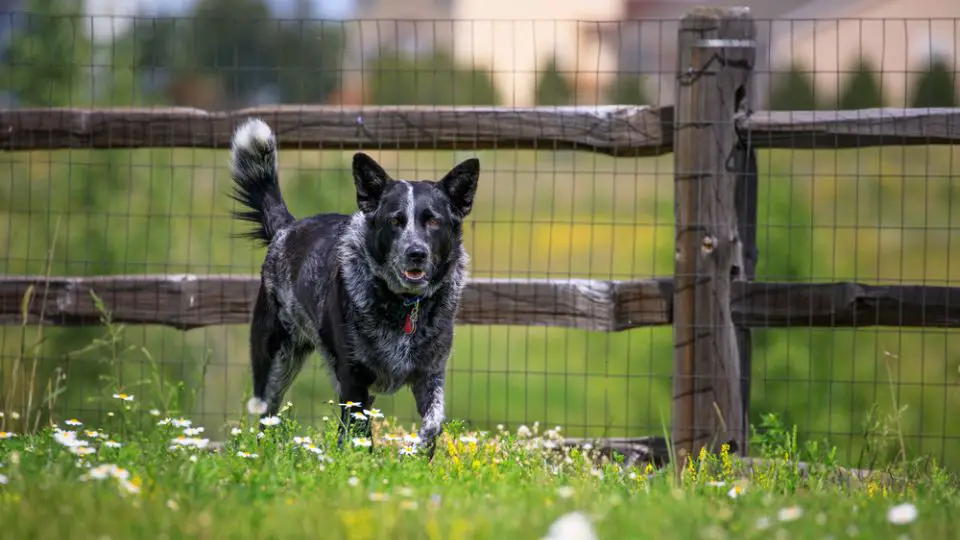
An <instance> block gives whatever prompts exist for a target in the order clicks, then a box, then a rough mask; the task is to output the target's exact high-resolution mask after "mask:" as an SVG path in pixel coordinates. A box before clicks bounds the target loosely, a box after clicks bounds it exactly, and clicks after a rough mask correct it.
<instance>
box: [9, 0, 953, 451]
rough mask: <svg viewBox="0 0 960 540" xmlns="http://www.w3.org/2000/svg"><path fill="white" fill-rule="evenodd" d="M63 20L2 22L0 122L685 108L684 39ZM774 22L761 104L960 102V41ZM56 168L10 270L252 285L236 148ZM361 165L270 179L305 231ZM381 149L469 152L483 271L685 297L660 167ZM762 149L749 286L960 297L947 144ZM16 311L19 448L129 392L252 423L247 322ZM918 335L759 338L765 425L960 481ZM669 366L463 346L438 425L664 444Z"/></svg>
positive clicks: (304, 163)
mask: <svg viewBox="0 0 960 540" xmlns="http://www.w3.org/2000/svg"><path fill="white" fill-rule="evenodd" d="M47 4H50V5H55V6H57V7H56V10H57V11H56V12H55V13H38V12H29V13H28V12H25V11H23V12H9V13H4V14H2V20H3V21H4V23H5V24H4V25H3V28H2V29H0V36H2V39H0V46H2V47H3V49H2V61H3V62H4V64H5V66H4V72H3V74H2V75H0V100H2V101H3V107H6V108H7V109H8V110H15V109H20V108H26V107H113V106H143V107H169V106H180V107H195V108H198V109H205V110H209V111H225V110H236V109H240V108H244V107H262V106H270V105H278V104H290V105H292V104H298V105H304V104H307V105H330V106H343V107H349V106H360V105H362V106H376V105H421V106H451V105H455V106H462V107H467V108H469V107H472V106H503V107H530V106H537V107H560V106H578V107H581V108H589V107H590V106H594V105H650V106H652V107H663V106H667V105H672V104H673V103H674V95H675V90H676V88H675V81H676V79H677V71H678V67H677V60H676V55H677V50H676V47H677V30H678V21H677V20H676V19H661V20H625V21H603V22H596V21H594V22H585V21H574V20H571V21H557V20H523V21H521V20H433V19H428V18H426V17H425V18H424V19H422V20H402V21H401V20H376V21H373V20H349V21H335V20H319V19H314V18H311V17H310V16H306V15H304V16H303V17H300V18H286V19H281V18H279V17H274V16H270V14H269V10H268V8H267V7H266V4H263V3H261V2H258V1H254V0H246V1H245V2H243V4H244V8H243V9H242V10H241V9H237V8H235V7H231V6H230V4H231V2H218V1H207V2H200V3H199V4H198V7H196V8H195V9H196V13H195V14H193V15H192V16H189V17H160V16H152V17H114V16H91V15H89V14H83V13H81V12H80V10H79V8H75V7H71V5H72V3H68V2H63V3H57V2H53V3H50V2H47ZM238 13H250V14H255V15H250V16H241V15H238ZM756 25H757V29H758V40H757V42H758V49H757V62H756V65H755V66H754V77H753V78H754V86H753V88H752V89H751V90H750V93H749V95H748V101H749V103H750V106H751V107H752V108H753V109H754V110H770V111H813V110H818V111H819V110H831V109H832V110H837V109H842V110H854V109H857V110H860V109H869V108H873V107H957V106H958V98H957V78H956V75H957V71H958V69H957V63H958V61H960V60H958V58H960V39H958V35H960V33H958V31H960V20H957V19H923V20H919V19H896V20H894V19H882V20H867V19H862V20H839V19H836V20H822V19H821V20H766V21H764V20H756ZM52 131H53V130H51V133H52ZM279 136H280V138H283V133H280V134H279ZM464 136H465V137H468V136H469V135H468V134H464ZM40 146H41V145H40V144H39V143H38V144H37V147H38V149H35V150H29V151H15V152H14V151H9V152H4V153H3V154H2V155H0V163H2V166H0V176H2V179H0V201H2V202H0V247H2V252H3V253H4V254H5V255H4V257H3V258H2V263H0V264H2V266H0V268H2V273H3V274H4V275H6V276H8V277H9V276H20V275H32V276H41V275H46V274H49V275H53V276H96V275H121V274H122V275H144V274H176V275H181V274H199V275H204V274H235V275H254V274H256V273H257V272H259V264H260V263H261V261H262V257H263V255H264V250H263V249H260V248H257V247H256V246H254V245H252V244H250V243H248V242H246V241H242V240H237V239H235V238H233V237H232V235H233V234H234V233H237V232H240V231H241V230H242V229H243V227H244V224H242V223H238V222H237V221H235V220H233V219H231V218H230V215H229V212H230V210H231V209H233V208H234V207H233V203H232V201H230V199H229V198H228V197H227V193H228V191H229V189H230V183H231V181H230V177H229V172H228V169H227V166H226V163H227V155H228V149H227V148H226V147H225V146H224V147H220V148H212V149H203V148H175V149H170V148H155V149H124V148H118V149H83V148H74V149H57V150H44V149H41V148H39V147H40ZM355 150H356V148H353V147H348V146H347V145H344V147H342V148H325V149H318V148H316V147H313V146H310V145H309V144H303V145H301V147H300V148H289V149H288V148H285V149H282V150H281V151H280V163H281V179H280V182H281V186H282V190H283V192H284V196H285V198H286V200H287V201H288V205H289V206H290V208H291V211H292V213H293V214H294V215H295V216H297V217H303V216H306V215H309V214H312V213H317V212H325V211H338V212H352V211H354V209H355V204H356V203H355V195H354V190H353V184H352V179H351V176H350V171H349V163H350V158H351V156H352V153H353V152H354V151H355ZM363 150H364V151H367V152H370V153H371V155H373V156H374V157H375V158H376V159H377V160H379V161H380V162H381V163H382V164H383V165H384V167H385V169H386V170H387V171H388V172H389V173H391V174H392V175H394V177H397V178H409V179H436V178H439V177H440V176H442V175H443V173H445V172H446V171H447V170H448V169H449V168H451V167H452V166H453V165H454V164H455V163H457V162H459V161H461V160H462V159H465V158H466V157H472V156H476V157H479V158H480V160H481V166H482V174H481V180H480V188H479V192H478V195H477V200H476V202H475V204H474V210H473V213H472V215H471V217H470V218H469V219H468V226H467V227H466V229H465V242H466V247H467V250H468V252H469V253H470V255H471V258H472V264H471V268H472V271H471V275H472V276H473V277H477V278H544V279H549V280H558V281H560V282H564V281H569V280H572V279H590V280H626V281H630V280H643V279H653V278H670V277H671V276H673V273H674V264H675V261H674V249H675V223H674V213H673V211H674V199H673V197H674V195H673V194H674V178H673V170H674V161H673V159H674V158H673V155H672V154H669V153H667V154H664V155H660V156H651V157H636V158H634V157H611V156H607V155H601V154H599V153H593V152H588V151H576V150H575V149H574V150H569V149H553V147H552V145H550V144H549V143H546V142H545V143H544V144H543V146H542V148H541V149H537V150H532V149H528V148H519V147H518V146H514V145H511V144H509V143H505V144H503V145H500V146H498V147H497V148H495V149H484V150H437V149H434V148H431V147H430V146H429V145H424V146H423V147H421V148H418V149H415V150H406V149H403V150H398V149H396V148H394V147H391V146H389V145H381V146H380V147H376V146H366V147H364V148H363ZM758 155H759V165H758V170H759V195H758V225H757V246H758V249H759V253H760V257H759V262H758V266H757V269H756V280H757V281H758V282H791V283H798V284H799V283H811V282H812V283H823V282H855V283H861V284H868V285H895V284H908V285H940V286H953V285H955V283H956V281H957V280H958V279H960V245H958V238H957V236H955V235H953V234H952V230H953V228H954V227H953V225H954V222H956V221H958V219H960V213H957V212H954V208H953V202H954V201H955V200H960V199H958V197H960V191H958V187H957V184H956V182H955V181H954V173H953V171H955V170H957V165H956V164H957V163H960V161H958V158H960V155H958V150H957V149H956V147H952V146H944V145H926V146H883V147H871V148H854V149H844V150H833V149H826V150H824V149H817V150H811V149H809V144H807V145H805V143H804V141H800V140H798V141H797V147H796V148H795V149H789V148H787V149H774V150H767V149H762V150H760V151H759V154H758ZM955 246H956V247H955ZM37 294H39V293H37ZM106 307H107V308H108V309H110V308H111V306H110V305H109V302H108V305H107V306H106ZM20 309H21V306H20V305H19V304H17V305H14V304H13V303H11V302H9V299H6V300H5V303H4V306H3V310H2V311H3V315H4V317H5V318H4V319H3V320H4V321H5V322H6V325H5V326H3V327H2V328H0V354H2V372H0V374H2V381H0V388H2V396H3V399H2V404H0V405H2V407H3V411H4V413H5V415H4V418H3V419H2V420H0V421H2V422H3V426H4V427H3V429H18V430H19V429H27V428H28V427H29V426H28V422H27V420H29V423H30V424H32V423H33V422H39V421H40V420H39V419H43V421H46V419H47V417H48V415H49V416H50V417H52V418H53V419H54V420H55V421H62V420H63V419H65V418H70V417H77V418H80V419H82V420H84V421H85V422H98V421H103V420H104V419H105V415H106V414H107V413H108V411H112V410H115V409H116V405H117V403H111V400H112V399H114V398H113V394H115V393H118V392H123V393H128V394H132V395H134V396H135V400H134V401H133V402H125V403H126V404H128V405H129V404H130V403H133V405H132V407H133V409H134V412H135V413H136V414H138V415H141V416H142V417H143V418H145V419H147V420H149V416H150V414H151V413H150V411H151V410H152V409H156V410H158V411H160V414H163V415H166V414H167V413H168V411H170V410H173V409H176V410H178V412H180V413H181V414H184V415H189V416H190V417H191V418H193V419H194V425H204V426H206V427H207V430H208V432H213V433H220V434H221V435H222V432H221V431H220V428H221V426H224V425H225V423H228V422H229V421H231V420H236V419H237V418H238V417H239V416H240V415H242V414H244V411H243V403H244V399H245V397H247V395H248V393H249V388H250V368H249V360H248V348H247V336H248V329H247V326H246V325H244V324H232V325H214V326H205V327H202V328H197V329H193V330H188V331H181V330H176V329H172V328H168V327H164V326H160V325H149V324H147V325H123V326H122V328H118V327H112V329H111V328H108V327H106V326H104V325H100V326H96V325H91V326H87V327H69V328H68V327H59V326H56V325H36V324H21V323H19V322H17V321H18V319H17V315H18V313H19V312H20ZM504 309H509V308H504ZM798 309H800V307H799V306H798ZM921 323H922V321H908V322H907V323H906V324H905V326H904V327H862V328H829V327H813V326H807V325H801V326H796V325H795V326H794V327H792V328H769V329H767V328H762V327H759V328H757V327H755V328H753V334H752V336H753V338H752V339H753V361H752V368H751V370H750V374H751V378H752V382H751V389H750V390H751V405H750V414H751V418H750V420H751V422H752V423H754V424H757V423H758V422H760V419H761V416H762V415H764V414H767V413H776V414H778V415H780V417H781V418H782V419H783V420H784V422H786V424H787V425H792V424H796V425H797V426H798V428H799V430H800V435H801V438H802V439H816V440H819V439H826V440H827V441H828V442H829V443H830V444H833V445H836V446H837V447H838V448H839V449H840V452H841V457H842V459H843V460H844V461H846V462H847V463H851V464H862V463H863V462H865V461H868V460H869V461H880V460H885V459H890V458H892V457H893V456H895V455H896V452H897V451H899V450H900V445H901V441H900V440H897V439H895V438H894V434H902V444H903V445H904V446H905V447H906V449H907V452H908V453H909V454H910V455H932V456H934V457H936V458H937V459H938V460H939V461H941V462H943V463H945V464H946V465H948V466H951V467H953V468H956V467H957V466H960V423H957V422H955V421H949V420H948V418H949V417H950V416H951V415H953V414H954V413H956V412H957V411H958V410H960V393H958V387H957V385H958V383H960V339H958V335H957V332H956V331H955V330H951V329H944V328H920V327H918V326H922V324H921ZM908 326H909V327H908ZM95 340H99V341H95ZM92 343H93V344H94V345H91V344H92ZM673 354H674V352H673V340H672V330H671V327H670V326H669V325H662V326H654V327H644V328H635V329H630V330H627V331H622V332H609V333H608V332H594V331H587V330H581V329H565V328H557V327H543V326H536V325H531V326H520V325H511V326H498V325H490V326H480V325H469V326H468V325H462V326H460V327H458V330H457V334H456V338H455V346H454V354H453V356H452V358H451V361H450V363H449V368H448V386H447V392H446V395H447V416H448V418H449V419H455V420H462V421H465V422H466V423H467V424H468V425H470V426H472V427H475V428H478V429H486V430H494V429H497V428H498V426H500V425H502V426H505V427H506V428H507V429H512V430H515V429H517V428H518V427H519V426H521V425H527V426H533V425H534V423H538V424H539V425H540V426H543V427H553V426H557V425H559V426H561V427H562V430H563V432H564V433H565V434H567V435H569V436H574V437H576V436H591V437H593V436H603V437H627V436H644V435H660V434H662V433H663V432H664V428H665V426H669V423H670V415H671V398H672V394H671V392H672V383H671V381H672V375H673ZM104 375H107V376H109V379H110V380H107V379H104V378H103V376H104ZM114 380H119V381H120V383H119V386H118V385H117V384H116V383H115V382H114ZM288 398H289V400H290V401H292V402H293V403H294V405H295V409H294V411H295V414H296V415H297V418H298V419H299V420H300V421H302V422H307V423H311V424H316V423H319V422H321V421H323V419H324V418H325V417H328V416H329V417H331V418H333V417H334V416H335V409H334V406H333V405H329V404H328V400H335V399H336V396H335V395H334V394H333V393H332V388H331V385H330V383H329V380H328V376H327V374H326V372H325V371H324V368H323V367H322V365H321V360H320V358H319V357H318V356H317V355H312V356H311V357H310V360H309V361H308V364H307V366H306V368H305V369H304V371H303V372H302V373H301V375H300V377H299V378H298V379H297V381H296V383H295V385H294V388H293V390H292V391H291V393H290V394H289V395H288ZM377 405H378V406H379V407H380V408H381V409H382V410H383V412H384V413H385V414H386V415H387V416H395V417H396V418H397V419H398V420H399V421H400V422H401V423H403V424H404V425H410V424H412V423H416V422H417V420H418V417H417V415H416V409H415V407H414V404H413V400H412V397H411V396H410V395H409V392H408V391H407V390H402V391H401V392H399V393H398V394H397V395H395V396H389V397H388V396H380V397H379V398H378V400H377ZM17 416H19V419H17V418H16V417H17ZM211 436H212V437H216V435H211ZM895 440H896V442H894V441H895Z"/></svg>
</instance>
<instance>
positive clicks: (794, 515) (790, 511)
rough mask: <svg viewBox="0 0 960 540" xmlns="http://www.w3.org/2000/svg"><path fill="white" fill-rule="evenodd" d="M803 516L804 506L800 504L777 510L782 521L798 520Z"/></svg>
mask: <svg viewBox="0 0 960 540" xmlns="http://www.w3.org/2000/svg"><path fill="white" fill-rule="evenodd" d="M801 517H803V508H800V507H799V506H796V505H794V506H788V507H786V508H781V509H780V511H779V512H777V519H778V520H780V521H788V522H789V521H796V520H798V519H800V518H801Z"/></svg>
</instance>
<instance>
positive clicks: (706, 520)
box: [0, 392, 960, 540]
mask: <svg viewBox="0 0 960 540" xmlns="http://www.w3.org/2000/svg"><path fill="white" fill-rule="evenodd" d="M104 398H105V399H107V400H109V401H108V402H107V403H105V406H104V409H105V410H107V411H108V416H107V418H106V421H105V422H104V423H102V424H96V425H91V424H90V423H86V422H83V421H82V420H79V419H75V418H70V419H65V420H63V421H62V422H58V423H57V424H54V425H49V426H44V427H43V429H41V430H39V431H37V432H35V433H32V434H29V435H24V434H16V433H10V432H0V523H3V531H4V537H6V538H36V539H47V538H49V539H59V538H100V539H104V538H124V537H131V536H133V537H136V538H169V539H173V538H317V537H320V538H325V539H351V540H361V539H362V540H371V539H376V538H381V539H386V538H429V539H441V538H443V539H451V540H461V539H468V538H470V539H484V538H543V539H548V540H592V539H595V538H631V539H634V538H636V539H640V538H706V539H718V540H719V539H724V538H793V537H799V538H860V537H862V538H898V539H903V538H953V537H956V530H957V529H956V527H957V525H958V523H957V521H958V519H960V517H958V516H960V513H958V512H957V510H958V501H960V499H958V498H957V487H958V483H957V479H956V477H954V476H952V475H950V474H949V473H947V472H945V471H944V470H943V469H942V468H939V467H937V466H935V465H934V466H933V467H928V468H926V469H925V470H923V471H919V470H917V469H911V468H910V466H909V465H908V464H906V463H903V464H902V465H903V467H897V468H896V471H897V473H898V476H894V477H892V479H891V477H888V476H885V475H880V476H877V477H876V478H874V477H867V478H865V479H863V480H851V477H850V476H849V475H846V474H844V473H843V471H842V470H841V469H840V468H839V467H838V466H837V465H836V463H835V460H834V456H835V454H836V449H832V450H828V449H826V448H824V449H822V450H823V452H822V453H821V454H820V455H819V456H817V457H818V461H815V462H813V466H812V468H811V469H810V470H809V473H808V474H806V475H804V474H801V473H800V472H799V471H798V469H797V467H796V460H797V459H798V458H799V457H800V456H801V455H802V454H804V453H805V451H807V452H808V451H809V450H810V447H809V446H807V447H805V448H802V447H801V446H800V445H799V444H798V442H797V439H796V434H795V432H794V431H790V430H785V429H784V428H783V425H782V424H780V423H778V421H776V419H775V418H773V419H767V423H768V426H767V427H774V428H775V429H773V430H770V431H768V432H767V434H766V435H764V436H762V437H758V438H757V439H756V440H755V444H756V446H757V448H758V449H759V453H760V454H761V455H764V456H767V457H768V458H774V459H770V460H769V461H766V462H764V463H763V464H757V465H754V467H753V468H751V469H746V468H745V467H744V466H743V464H742V463H741V462H740V460H739V459H737V458H736V457H734V456H731V455H730V454H729V453H727V452H726V449H725V448H721V450H720V452H719V454H716V455H714V454H709V453H706V452H705V451H704V452H701V453H700V455H699V456H697V457H696V458H695V459H691V460H689V461H688V465H687V466H686V467H684V468H682V469H679V470H678V469H677V468H675V467H672V466H668V467H666V468H663V469H660V470H656V469H654V468H653V467H652V466H649V465H647V466H643V465H642V464H641V465H640V466H630V467H626V466H624V465H623V463H621V462H619V460H618V459H616V457H615V458H614V459H612V460H609V459H600V458H598V457H597V455H596V453H595V452H594V451H592V450H591V448H590V447H589V445H587V446H576V447H572V448H565V449H562V450H561V449H560V448H559V443H558V441H559V440H560V439H561V438H562V437H563V435H564V433H563V430H562V427H561V426H555V427H549V428H547V427H546V426H541V425H539V424H534V425H533V426H532V427H531V426H526V425H522V426H518V427H517V428H516V429H515V430H509V429H506V428H505V427H504V426H497V427H496V428H495V429H494V430H492V431H474V430H467V429H465V427H464V425H463V424H462V423H460V422H451V423H450V424H448V425H447V429H446V431H445V433H444V435H443V438H442V439H441V440H440V443H439V445H438V450H437V453H436V455H435V456H434V459H433V460H432V461H428V460H427V459H425V457H424V456H423V455H422V454H421V453H419V452H418V445H417V442H418V441H417V438H416V436H415V434H412V433H410V432H408V431H405V430H404V429H403V427H402V426H399V425H397V424H396V423H395V422H393V421H389V420H387V419H385V418H383V415H382V413H381V412H380V411H379V410H376V409H374V410H370V411H367V410H363V411H361V410H359V409H357V410H354V412H353V414H355V415H365V416H367V417H369V418H372V419H373V422H374V427H375V429H374V433H375V435H374V440H370V439H366V438H362V437H353V438H352V439H351V438H348V439H347V442H346V444H345V445H344V446H343V447H342V448H341V447H338V446H337V444H336V437H337V435H336V431H337V424H336V422H337V421H336V420H334V418H337V417H338V416H339V410H338V409H339V408H340V407H347V408H351V409H353V406H352V404H350V403H344V404H339V403H335V402H330V403H327V404H326V411H327V413H328V416H325V417H324V418H323V420H322V421H321V423H320V425H319V427H318V428H312V427H308V426H303V425H300V424H298V423H297V422H296V420H294V417H295V416H296V415H295V413H294V410H293V409H291V407H292V404H289V403H288V405H287V407H285V408H284V409H283V410H282V411H281V412H280V414H279V416H275V417H268V418H264V419H261V420H260V421H259V422H257V420H250V419H248V418H245V417H238V418H237V419H234V420H231V421H230V422H228V423H227V425H226V427H227V429H228V430H229V435H228V437H227V438H226V439H225V441H224V442H223V444H222V445H217V446H216V447H214V446H213V444H214V443H212V442H211V440H210V439H209V438H208V434H207V431H206V430H205V429H204V426H201V425H199V424H197V423H194V422H193V421H191V420H190V419H189V418H185V417H183V416H179V415H176V414H173V415H170V416H167V414H166V412H161V411H159V410H149V411H145V412H146V415H147V416H148V417H149V418H150V420H149V421H148V422H145V423H144V422H136V421H135V420H134V419H135V418H138V415H137V413H138V412H144V411H142V408H141V406H140V403H139V401H138V398H137V396H136V395H130V394H125V393H122V392H114V393H113V394H110V395H105V396H104ZM807 457H810V456H809V455H808V456H807ZM892 470H893V469H891V471H892Z"/></svg>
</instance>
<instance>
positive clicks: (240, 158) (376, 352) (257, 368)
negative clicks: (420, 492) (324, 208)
mask: <svg viewBox="0 0 960 540" xmlns="http://www.w3.org/2000/svg"><path fill="white" fill-rule="evenodd" d="M352 168H353V180H354V185H355V188H356V200H357V207H358V210H357V211H355V212H354V213H353V214H352V215H346V214H337V213H321V214H316V215H313V216H309V217H304V218H301V219H297V218H295V217H294V216H293V215H291V213H290V211H289V210H288V209H287V205H286V203H285V202H284V199H283V195H282V194H281V191H280V184H279V172H278V165H277V143H276V138H275V137H274V134H273V132H272V130H271V128H270V126H268V125H267V124H266V123H265V122H264V121H262V120H261V119H258V118H251V119H247V120H246V121H244V122H243V123H242V124H241V125H240V126H239V127H237V129H236V131H235V132H234V134H233V139H232V141H231V155H230V171H231V177H232V179H233V188H234V189H233V192H232V193H231V194H230V197H231V198H232V199H234V200H235V201H237V202H238V203H240V204H241V205H243V206H244V207H246V210H244V211H234V212H233V215H234V217H235V218H238V219H240V220H242V221H245V222H250V223H253V224H254V228H253V229H252V230H250V231H248V232H245V233H242V234H240V236H243V237H245V238H248V239H251V240H254V241H257V242H259V243H261V244H262V245H264V246H266V247H267V252H266V255H265V257H264V260H263V265H262V267H261V271H260V289H259V292H258V294H257V298H256V303H255V305H254V308H253V316H252V320H251V322H250V361H251V366H252V372H253V397H252V398H250V400H249V401H248V402H247V409H248V411H249V413H250V414H253V415H258V414H259V415H260V416H261V418H262V417H264V416H268V415H275V414H277V412H278V410H279V407H280V404H281V403H282V401H283V398H284V395H285V394H286V392H287V390H289V388H290V386H291V384H292V383H293V381H294V379H295V378H296V376H297V374H298V373H299V372H300V370H301V368H302V367H303V364H304V361H305V359H306V358H307V356H308V355H310V354H311V353H312V352H314V351H317V352H319V353H320V355H321V356H322V357H323V358H324V359H325V364H326V365H327V367H328V368H329V370H330V374H331V379H332V381H333V386H334V389H335V391H336V392H337V395H338V396H339V398H340V402H341V423H340V429H339V435H338V443H339V444H341V445H342V444H343V439H344V436H345V432H346V430H345V426H349V425H350V423H351V420H352V418H353V417H352V416H351V413H358V412H361V411H362V410H370V409H371V408H372V406H373V402H374V399H375V395H376V394H384V395H390V394H394V393H396V392H397V391H398V390H399V389H400V388H402V387H404V386H409V387H410V389H411V390H412V392H413V396H414V399H415V401H416V405H417V412H418V413H419V415H420V418H421V426H420V429H419V431H418V435H419V438H420V441H419V444H420V446H421V448H424V449H425V450H426V454H427V455H429V456H430V458H431V459H432V457H433V454H434V450H435V445H436V439H437V437H438V436H439V435H440V434H441V432H442V429H443V423H444V421H445V412H444V380H445V373H446V364H447V359H448V358H449V356H450V352H451V347H452V344H453V335H454V326H455V324H454V320H455V318H456V314H457V310H458V308H459V304H460V298H461V293H462V291H463V288H464V285H465V284H466V281H467V276H468V266H469V262H470V257H469V255H468V253H467V251H466V249H465V248H464V245H463V223H464V219H465V218H466V217H467V216H468V215H469V214H470V211H471V209H472V207H473V200H474V196H475V194H476V191H477V184H478V181H479V176H480V162H479V160H477V159H475V158H473V159H467V160H465V161H463V162H462V163H460V164H459V165H457V166H455V167H454V168H453V169H452V170H450V171H449V172H448V173H447V174H446V175H445V176H444V177H443V178H442V179H441V180H439V181H431V180H419V181H409V180H395V179H393V178H391V177H390V176H389V175H388V174H387V173H386V172H385V171H384V169H383V168H382V167H381V166H380V165H379V164H378V163H377V162H376V161H375V160H374V159H373V158H371V157H370V156H368V155H367V154H364V153H362V152H358V153H356V154H355V155H354V156H353V163H352ZM349 402H353V403H356V404H359V405H358V407H356V408H353V407H351V406H347V405H345V404H348V403H349ZM353 423H354V424H356V423H358V422H357V421H353ZM359 424H360V426H359V427H360V429H361V432H362V433H364V434H366V435H367V436H369V435H370V433H371V427H370V422H369V418H367V419H365V420H360V421H359Z"/></svg>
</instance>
